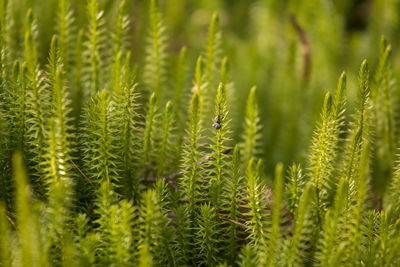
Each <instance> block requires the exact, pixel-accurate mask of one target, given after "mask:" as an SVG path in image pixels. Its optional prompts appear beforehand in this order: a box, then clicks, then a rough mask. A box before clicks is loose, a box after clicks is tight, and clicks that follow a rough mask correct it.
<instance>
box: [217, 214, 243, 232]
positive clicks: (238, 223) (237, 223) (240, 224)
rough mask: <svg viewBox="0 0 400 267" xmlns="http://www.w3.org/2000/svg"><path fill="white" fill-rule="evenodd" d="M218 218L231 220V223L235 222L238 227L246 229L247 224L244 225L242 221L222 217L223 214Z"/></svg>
mask: <svg viewBox="0 0 400 267" xmlns="http://www.w3.org/2000/svg"><path fill="white" fill-rule="evenodd" d="M218 219H220V220H222V221H227V222H231V223H233V224H236V225H238V226H240V227H242V228H244V229H247V225H245V224H244V223H241V222H238V221H235V220H233V219H230V218H226V217H223V216H219V217H218Z"/></svg>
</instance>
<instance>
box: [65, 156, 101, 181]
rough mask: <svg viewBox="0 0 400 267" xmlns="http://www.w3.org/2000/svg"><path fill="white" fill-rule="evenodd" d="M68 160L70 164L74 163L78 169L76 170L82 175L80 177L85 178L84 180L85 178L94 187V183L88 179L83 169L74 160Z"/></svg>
mask: <svg viewBox="0 0 400 267" xmlns="http://www.w3.org/2000/svg"><path fill="white" fill-rule="evenodd" d="M69 161H70V162H71V163H72V165H74V167H75V168H76V169H77V170H78V172H79V173H80V174H81V175H82V177H83V178H85V180H86V181H87V182H88V183H89V184H90V185H91V186H93V187H95V186H94V184H93V183H92V182H91V181H90V179H89V178H88V177H87V176H86V175H85V174H84V173H83V171H82V170H81V169H80V168H79V167H78V165H76V164H75V162H74V161H73V160H72V159H70V160H69Z"/></svg>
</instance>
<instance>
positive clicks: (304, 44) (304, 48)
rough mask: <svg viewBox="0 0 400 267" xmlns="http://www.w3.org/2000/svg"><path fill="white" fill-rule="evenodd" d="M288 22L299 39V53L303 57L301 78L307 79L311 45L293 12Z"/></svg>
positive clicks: (309, 67)
mask: <svg viewBox="0 0 400 267" xmlns="http://www.w3.org/2000/svg"><path fill="white" fill-rule="evenodd" d="M289 20H290V23H291V24H292V25H293V28H294V29H295V31H296V33H297V35H298V36H299V39H300V45H301V53H302V55H303V58H304V63H303V64H304V65H303V80H304V81H306V82H307V81H308V80H309V78H310V69H311V46H310V42H309V41H308V38H307V34H306V32H305V31H304V29H303V28H302V27H301V26H300V24H299V22H298V21H297V19H296V16H295V15H294V14H290V15H289Z"/></svg>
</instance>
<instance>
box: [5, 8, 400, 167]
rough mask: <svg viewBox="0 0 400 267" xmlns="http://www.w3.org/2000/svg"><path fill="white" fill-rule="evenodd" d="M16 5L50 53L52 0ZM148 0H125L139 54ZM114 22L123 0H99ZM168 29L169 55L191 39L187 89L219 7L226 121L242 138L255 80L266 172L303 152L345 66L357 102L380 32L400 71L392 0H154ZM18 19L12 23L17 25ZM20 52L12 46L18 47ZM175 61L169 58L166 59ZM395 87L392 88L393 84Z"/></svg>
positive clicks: (139, 57) (301, 157) (398, 24)
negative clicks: (230, 104)
mask: <svg viewBox="0 0 400 267" xmlns="http://www.w3.org/2000/svg"><path fill="white" fill-rule="evenodd" d="M12 1H13V2H14V1H15V2H18V1H19V2H21V4H15V5H13V8H14V9H15V10H13V12H12V14H15V16H20V14H25V12H20V10H17V9H18V8H28V7H32V8H33V10H34V14H35V17H36V18H37V22H38V24H39V28H40V29H41V31H40V33H39V50H40V53H41V61H42V63H43V64H45V62H46V58H47V54H46V53H47V51H48V47H49V44H50V38H51V35H52V33H53V31H54V29H53V28H54V27H53V25H54V20H55V15H54V14H55V10H56V7H57V0H36V1H35V0H12ZM71 2H72V8H73V10H74V11H75V17H76V23H75V25H76V27H77V29H76V30H77V31H78V30H79V29H80V28H85V27H86V13H85V5H86V1H84V0H72V1H71ZM149 2H150V1H147V0H131V1H130V10H131V12H130V16H131V19H132V20H131V44H132V51H133V56H134V59H135V61H136V62H137V64H138V65H141V64H142V62H143V60H144V58H145V52H144V45H145V44H146V42H144V41H143V40H144V39H145V38H146V35H147V33H148V25H147V20H148V5H149ZM100 3H101V6H100V8H101V9H103V10H104V11H105V13H106V14H105V15H106V18H107V23H108V26H109V27H111V25H110V24H111V23H112V21H113V20H112V18H113V16H114V15H115V12H116V9H117V7H118V4H119V1H114V0H103V1H100ZM160 6H161V11H162V12H163V14H164V19H165V25H166V30H167V35H168V37H169V38H168V52H169V55H170V61H171V62H174V60H176V57H177V56H178V54H179V51H180V49H181V48H182V46H184V45H185V46H187V48H188V55H189V61H188V62H189V69H188V77H187V85H186V88H187V92H190V88H191V85H192V80H193V75H192V73H194V71H193V69H194V65H195V62H196V58H197V57H198V55H200V54H201V53H204V47H205V45H206V39H207V29H208V24H209V22H210V19H211V17H212V14H213V13H214V12H217V13H218V14H219V16H220V26H221V37H222V39H221V57H222V56H227V57H228V58H229V62H230V79H231V81H232V86H231V87H230V88H231V90H233V92H231V93H232V94H233V95H234V96H235V97H234V101H235V105H236V108H235V110H234V111H233V116H232V125H233V129H234V137H235V142H237V141H238V140H239V138H240V133H241V127H242V125H243V124H242V121H243V114H244V112H243V110H244V107H245V102H246V97H247V94H248V92H249V90H250V88H251V86H253V85H256V86H257V88H258V101H259V106H260V116H261V123H262V125H263V137H262V141H263V158H264V162H265V166H266V172H267V173H272V169H273V167H274V165H275V164H276V163H277V162H283V163H284V164H285V165H287V164H289V163H291V162H293V161H296V162H304V161H305V154H306V152H307V148H308V146H309V145H310V142H311V133H312V130H313V128H314V126H315V122H316V121H317V120H318V118H319V111H320V106H321V103H322V101H323V95H324V93H325V92H326V91H327V90H330V91H333V90H334V89H335V87H336V81H337V79H338V77H339V75H340V73H341V72H342V71H346V73H347V75H348V97H349V98H348V99H349V103H348V105H347V107H348V112H349V113H350V112H352V111H353V106H354V100H355V97H356V91H357V72H358V68H359V65H360V63H361V61H362V59H364V58H367V59H368V61H369V64H370V67H371V70H372V71H371V72H372V73H374V70H375V69H376V64H377V59H378V56H379V40H380V36H381V35H384V36H385V37H386V38H387V39H388V41H389V43H390V44H391V45H392V47H393V54H392V56H393V62H394V63H393V77H395V78H396V77H398V76H399V74H400V73H399V63H398V62H400V60H397V59H396V58H397V57H398V53H397V51H398V49H397V47H398V45H399V43H398V38H399V36H400V35H399V30H400V21H399V20H400V1H398V0H374V1H373V0H304V1H301V0H292V1H290V0H287V1H285V0H242V1H240V0H237V1H235V0H160ZM23 21H24V18H23V17H22V18H18V17H15V18H14V23H21V25H19V26H18V25H16V26H17V27H13V29H14V30H13V31H14V32H13V37H12V38H13V40H14V42H15V46H20V47H21V55H20V56H22V51H23V49H22V48H23V39H22V32H23ZM14 26H15V25H14ZM17 56H18V55H17ZM171 64H172V63H171ZM393 90H394V91H393V92H394V93H393V95H394V96H396V100H395V101H396V102H397V95H398V92H397V90H396V88H395V86H393Z"/></svg>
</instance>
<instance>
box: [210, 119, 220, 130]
mask: <svg viewBox="0 0 400 267" xmlns="http://www.w3.org/2000/svg"><path fill="white" fill-rule="evenodd" d="M212 126H213V127H214V128H215V129H216V130H219V129H221V124H219V123H218V122H216V121H215V122H214V123H213V125H212Z"/></svg>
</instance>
